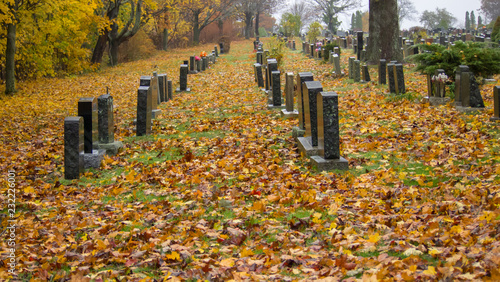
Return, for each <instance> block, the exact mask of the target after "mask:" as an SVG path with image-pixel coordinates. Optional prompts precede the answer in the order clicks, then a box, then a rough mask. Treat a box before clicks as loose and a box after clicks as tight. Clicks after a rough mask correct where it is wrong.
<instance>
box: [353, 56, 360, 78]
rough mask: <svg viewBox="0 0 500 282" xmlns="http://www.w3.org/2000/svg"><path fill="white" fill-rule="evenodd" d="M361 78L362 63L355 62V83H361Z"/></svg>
mask: <svg viewBox="0 0 500 282" xmlns="http://www.w3.org/2000/svg"><path fill="white" fill-rule="evenodd" d="M360 78H361V62H360V61H359V60H354V82H359V81H360Z"/></svg>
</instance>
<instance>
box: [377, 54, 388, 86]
mask: <svg viewBox="0 0 500 282" xmlns="http://www.w3.org/2000/svg"><path fill="white" fill-rule="evenodd" d="M386 69H387V62H386V60H385V59H381V60H380V61H379V63H378V84H380V85H382V84H387V81H386V75H387V74H386Z"/></svg>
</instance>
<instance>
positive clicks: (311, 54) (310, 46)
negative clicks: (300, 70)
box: [309, 44, 315, 58]
mask: <svg viewBox="0 0 500 282" xmlns="http://www.w3.org/2000/svg"><path fill="white" fill-rule="evenodd" d="M309 48H310V49H309V50H310V51H311V53H310V54H309V55H310V58H314V50H315V48H314V44H310V45H309Z"/></svg>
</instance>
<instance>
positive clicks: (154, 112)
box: [151, 109, 161, 119]
mask: <svg viewBox="0 0 500 282" xmlns="http://www.w3.org/2000/svg"><path fill="white" fill-rule="evenodd" d="M160 114H161V110H159V109H157V110H152V111H151V119H155V118H157V117H159V116H160Z"/></svg>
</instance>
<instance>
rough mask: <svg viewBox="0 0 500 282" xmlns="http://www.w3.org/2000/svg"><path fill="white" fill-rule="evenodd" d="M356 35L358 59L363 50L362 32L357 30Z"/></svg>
mask: <svg viewBox="0 0 500 282" xmlns="http://www.w3.org/2000/svg"><path fill="white" fill-rule="evenodd" d="M357 37H358V50H357V59H358V60H361V51H362V50H363V47H364V46H363V45H364V43H363V32H362V31H358V34H357Z"/></svg>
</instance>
